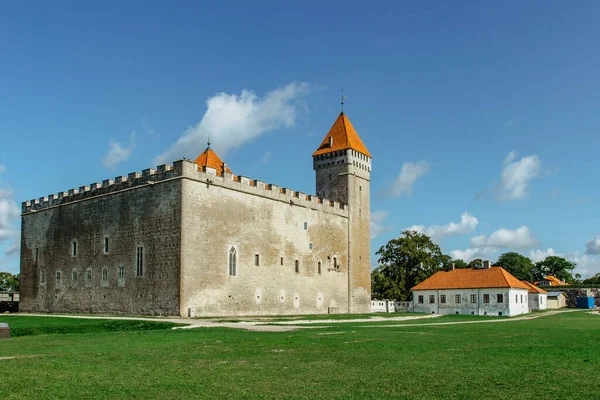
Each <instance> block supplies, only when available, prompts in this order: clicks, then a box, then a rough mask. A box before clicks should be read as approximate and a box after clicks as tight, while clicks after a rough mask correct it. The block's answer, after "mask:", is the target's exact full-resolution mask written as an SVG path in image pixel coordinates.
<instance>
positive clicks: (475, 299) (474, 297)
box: [471, 294, 477, 303]
mask: <svg viewBox="0 0 600 400" xmlns="http://www.w3.org/2000/svg"><path fill="white" fill-rule="evenodd" d="M471 303H477V295H476V294H472V295H471Z"/></svg>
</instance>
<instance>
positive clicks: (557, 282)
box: [535, 275, 569, 286]
mask: <svg viewBox="0 0 600 400" xmlns="http://www.w3.org/2000/svg"><path fill="white" fill-rule="evenodd" d="M542 280H545V281H549V282H550V286H569V284H568V283H567V282H563V281H561V280H560V279H558V278H557V277H555V276H552V275H548V276H547V277H545V278H544V279H542ZM539 283H540V282H539V281H538V282H536V283H535V284H536V285H537V284H539Z"/></svg>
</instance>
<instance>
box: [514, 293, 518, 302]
mask: <svg viewBox="0 0 600 400" xmlns="http://www.w3.org/2000/svg"><path fill="white" fill-rule="evenodd" d="M518 302H519V295H518V294H515V303H518Z"/></svg>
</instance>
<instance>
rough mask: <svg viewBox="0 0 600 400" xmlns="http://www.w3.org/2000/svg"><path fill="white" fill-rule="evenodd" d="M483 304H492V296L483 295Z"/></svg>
mask: <svg viewBox="0 0 600 400" xmlns="http://www.w3.org/2000/svg"><path fill="white" fill-rule="evenodd" d="M483 302H484V303H486V304H487V303H489V302H490V295H489V294H484V295H483Z"/></svg>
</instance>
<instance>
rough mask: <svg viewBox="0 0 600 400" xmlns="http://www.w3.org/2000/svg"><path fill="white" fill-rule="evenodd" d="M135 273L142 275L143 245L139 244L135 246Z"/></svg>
mask: <svg viewBox="0 0 600 400" xmlns="http://www.w3.org/2000/svg"><path fill="white" fill-rule="evenodd" d="M135 274H136V275H137V276H144V247H142V246H139V247H138V248H137V260H136V268H135Z"/></svg>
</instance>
